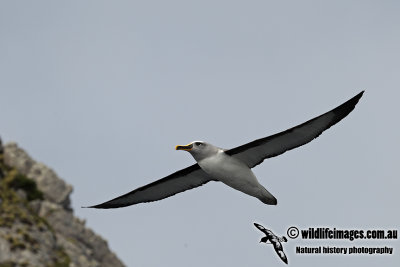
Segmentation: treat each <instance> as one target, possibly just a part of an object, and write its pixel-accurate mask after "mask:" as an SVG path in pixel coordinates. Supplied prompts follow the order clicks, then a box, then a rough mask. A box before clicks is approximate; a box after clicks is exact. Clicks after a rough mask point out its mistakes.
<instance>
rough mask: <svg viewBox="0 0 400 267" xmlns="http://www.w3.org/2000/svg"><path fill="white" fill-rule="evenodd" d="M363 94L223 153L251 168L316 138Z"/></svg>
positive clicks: (352, 107)
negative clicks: (289, 126) (322, 112)
mask: <svg viewBox="0 0 400 267" xmlns="http://www.w3.org/2000/svg"><path fill="white" fill-rule="evenodd" d="M363 93H364V91H362V92H360V93H359V94H358V95H356V96H354V97H353V98H351V99H350V100H348V101H346V102H345V103H343V104H342V105H340V106H338V107H336V108H334V109H332V110H331V111H328V112H326V113H324V114H322V115H320V116H318V117H316V118H314V119H311V120H309V121H306V122H304V123H302V124H300V125H297V126H295V127H293V128H290V129H288V130H286V131H283V132H280V133H277V134H274V135H271V136H268V137H264V138H261V139H257V140H255V141H253V142H250V143H247V144H244V145H241V146H238V147H235V148H233V149H229V150H226V151H225V153H226V154H228V155H230V156H232V157H235V158H238V159H240V160H241V161H243V162H244V163H246V164H247V166H249V168H253V167H254V166H256V165H258V164H260V163H261V162H263V161H264V159H267V158H271V157H275V156H278V155H280V154H282V153H285V152H286V151H288V150H291V149H294V148H296V147H299V146H302V145H304V144H307V143H308V142H311V141H312V140H313V139H314V138H317V137H318V136H319V135H320V134H321V133H322V132H323V131H325V130H326V129H328V128H330V127H331V126H333V125H335V124H336V123H338V122H339V121H341V120H342V119H343V118H344V117H346V116H347V115H348V114H349V113H350V112H351V111H352V110H353V109H354V107H355V106H356V104H357V103H358V101H359V100H360V98H361V96H362V95H363Z"/></svg>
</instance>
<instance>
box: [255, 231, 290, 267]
mask: <svg viewBox="0 0 400 267" xmlns="http://www.w3.org/2000/svg"><path fill="white" fill-rule="evenodd" d="M254 225H255V226H256V227H257V229H259V230H260V231H261V232H263V233H264V234H265V236H264V237H263V238H261V240H260V243H261V242H263V243H266V244H272V245H273V246H274V249H275V251H276V253H277V254H278V256H279V258H281V260H282V261H283V262H284V263H286V264H288V259H287V257H286V255H285V252H283V246H282V243H281V242H287V239H286V237H284V236H282V237H278V236H277V235H275V234H274V233H273V232H272V231H271V230H268V229H266V228H264V226H262V225H260V224H258V223H254ZM268 241H269V242H270V243H267V242H268Z"/></svg>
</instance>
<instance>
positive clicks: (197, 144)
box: [194, 142, 203, 146]
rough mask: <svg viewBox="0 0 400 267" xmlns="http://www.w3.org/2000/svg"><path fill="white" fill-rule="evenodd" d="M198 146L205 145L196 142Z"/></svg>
mask: <svg viewBox="0 0 400 267" xmlns="http://www.w3.org/2000/svg"><path fill="white" fill-rule="evenodd" d="M194 144H195V145H196V146H201V145H203V144H202V143H200V142H196V143H194Z"/></svg>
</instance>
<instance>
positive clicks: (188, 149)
mask: <svg viewBox="0 0 400 267" xmlns="http://www.w3.org/2000/svg"><path fill="white" fill-rule="evenodd" d="M192 148H193V144H188V145H186V146H176V147H175V149H176V150H185V151H190V150H192Z"/></svg>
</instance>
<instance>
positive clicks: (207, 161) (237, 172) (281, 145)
mask: <svg viewBox="0 0 400 267" xmlns="http://www.w3.org/2000/svg"><path fill="white" fill-rule="evenodd" d="M363 93H364V91H362V92H360V93H359V94H358V95H356V96H354V97H353V98H351V99H350V100H348V101H347V102H345V103H344V104H342V105H340V106H338V107H336V108H335V109H333V110H331V111H329V112H327V113H325V114H322V115H320V116H318V117H316V118H314V119H311V120H309V121H307V122H305V123H302V124H300V125H298V126H295V127H293V128H290V129H288V130H286V131H283V132H280V133H277V134H274V135H271V136H268V137H264V138H261V139H257V140H255V141H253V142H250V143H247V144H244V145H241V146H238V147H236V148H233V149H228V150H226V149H222V148H218V147H216V146H213V145H211V144H209V143H206V142H202V141H195V142H192V143H190V144H188V145H186V146H176V150H185V151H188V152H189V153H190V154H191V155H192V156H193V157H194V159H195V160H196V162H197V163H196V164H194V165H192V166H189V167H187V168H185V169H182V170H180V171H177V172H175V173H173V174H171V175H169V176H167V177H165V178H162V179H160V180H158V181H155V182H152V183H150V184H148V185H145V186H142V187H139V188H137V189H135V190H133V191H131V192H129V193H127V194H124V195H122V196H120V197H117V198H114V199H112V200H110V201H107V202H104V203H102V204H98V205H94V206H91V207H89V208H98V209H110V208H120V207H126V206H130V205H134V204H138V203H143V202H151V201H157V200H161V199H164V198H167V197H170V196H173V195H175V194H177V193H180V192H183V191H186V190H188V189H192V188H195V187H198V186H201V185H203V184H205V183H207V182H209V181H220V182H223V183H224V184H226V185H228V186H230V187H232V188H234V189H236V190H239V191H241V192H243V193H245V194H248V195H250V196H253V197H256V198H258V199H259V200H261V201H262V202H263V203H265V204H269V205H276V204H277V200H276V198H275V197H274V196H273V195H272V194H271V193H270V192H268V190H267V189H265V188H264V187H263V186H262V185H261V184H260V183H259V182H258V180H257V178H256V177H255V175H254V174H253V172H252V171H251V168H253V167H255V166H256V165H258V164H260V163H261V162H263V161H264V160H265V159H267V158H271V157H275V156H278V155H280V154H282V153H284V152H286V151H288V150H291V149H293V148H296V147H299V146H302V145H304V144H306V143H308V142H310V141H312V140H313V139H314V138H316V137H318V136H319V135H320V134H321V133H322V132H323V131H325V130H326V129H328V128H329V127H331V126H332V125H334V124H336V123H338V122H339V121H340V120H342V119H343V118H344V117H346V116H347V115H348V114H349V113H350V112H351V111H352V110H353V109H354V107H355V105H356V104H357V103H358V101H359V100H360V98H361V96H362V95H363Z"/></svg>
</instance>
